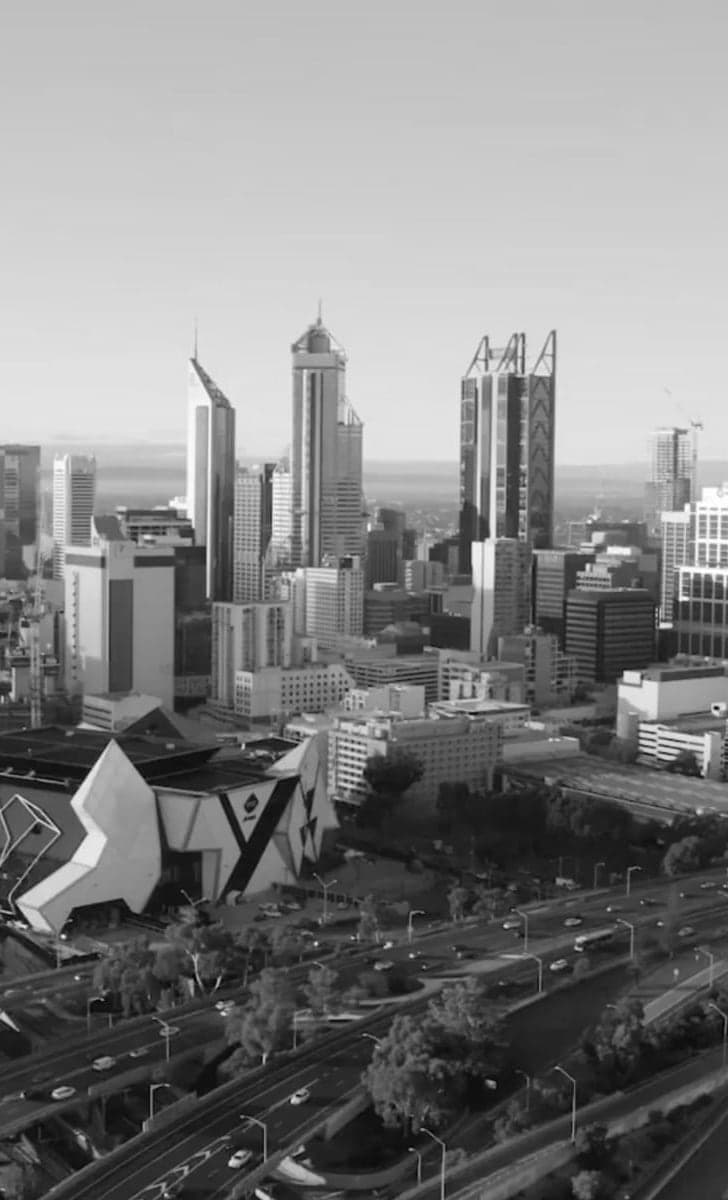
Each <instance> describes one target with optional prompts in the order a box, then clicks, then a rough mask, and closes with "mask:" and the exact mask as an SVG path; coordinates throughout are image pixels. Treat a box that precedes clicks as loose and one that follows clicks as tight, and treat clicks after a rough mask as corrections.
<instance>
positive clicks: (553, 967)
mask: <svg viewBox="0 0 728 1200" xmlns="http://www.w3.org/2000/svg"><path fill="white" fill-rule="evenodd" d="M568 965H569V964H568V962H567V960H566V959H565V958H555V959H554V961H553V962H552V963H549V970H550V971H565V970H566V968H567V967H568Z"/></svg>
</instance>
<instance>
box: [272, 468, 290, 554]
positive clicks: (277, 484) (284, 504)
mask: <svg viewBox="0 0 728 1200" xmlns="http://www.w3.org/2000/svg"><path fill="white" fill-rule="evenodd" d="M271 504H272V509H273V511H272V516H271V540H270V558H271V565H272V566H274V567H282V566H286V567H290V566H291V563H292V561H293V559H292V546H291V538H292V535H293V477H292V475H291V465H290V463H289V461H288V459H282V460H281V462H279V463H276V467H275V470H274V472H273V480H272V483H271Z"/></svg>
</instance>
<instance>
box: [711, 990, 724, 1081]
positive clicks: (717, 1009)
mask: <svg viewBox="0 0 728 1200" xmlns="http://www.w3.org/2000/svg"><path fill="white" fill-rule="evenodd" d="M708 1008H714V1009H715V1011H716V1012H717V1013H718V1016H719V1017H720V1018H721V1020H722V1021H723V1066H725V1060H726V1051H727V1050H728V1013H725V1012H723V1009H722V1008H718V1005H717V1004H715V1003H714V1002H713V1001H712V1000H710V1001H709V1002H708Z"/></svg>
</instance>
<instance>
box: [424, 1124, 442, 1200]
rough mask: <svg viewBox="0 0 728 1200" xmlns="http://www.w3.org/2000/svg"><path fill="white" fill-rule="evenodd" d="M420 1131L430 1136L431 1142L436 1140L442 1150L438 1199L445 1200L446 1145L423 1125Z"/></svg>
mask: <svg viewBox="0 0 728 1200" xmlns="http://www.w3.org/2000/svg"><path fill="white" fill-rule="evenodd" d="M420 1133H426V1134H427V1136H428V1137H429V1138H432V1140H433V1142H437V1144H438V1146H439V1147H440V1149H441V1150H442V1157H441V1159H440V1200H445V1155H446V1154H447V1146H446V1145H445V1143H444V1142H443V1140H442V1138H439V1137H437V1135H436V1134H434V1133H430V1130H429V1129H425V1127H424V1125H423V1126H422V1128H421V1129H420Z"/></svg>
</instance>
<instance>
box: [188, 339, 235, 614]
mask: <svg viewBox="0 0 728 1200" xmlns="http://www.w3.org/2000/svg"><path fill="white" fill-rule="evenodd" d="M234 492H235V409H234V408H233V407H232V405H231V404H230V401H229V400H228V398H227V396H225V395H224V393H223V392H222V390H221V389H220V388H219V387H218V386H217V384H216V383H215V381H214V380H213V379H211V378H210V376H209V375H208V374H207V372H206V371H205V370H203V368H202V367H201V366H200V364H199V362H198V361H197V356H196V355H195V356H194V357H193V358H191V359H190V362H189V374H188V401H187V514H188V516H189V518H190V520H191V522H192V527H193V529H194V531H195V542H196V543H197V545H198V546H205V547H206V551H207V566H206V579H207V598H208V599H209V600H221V601H224V600H230V598H231V596H232V537H233V505H234Z"/></svg>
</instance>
